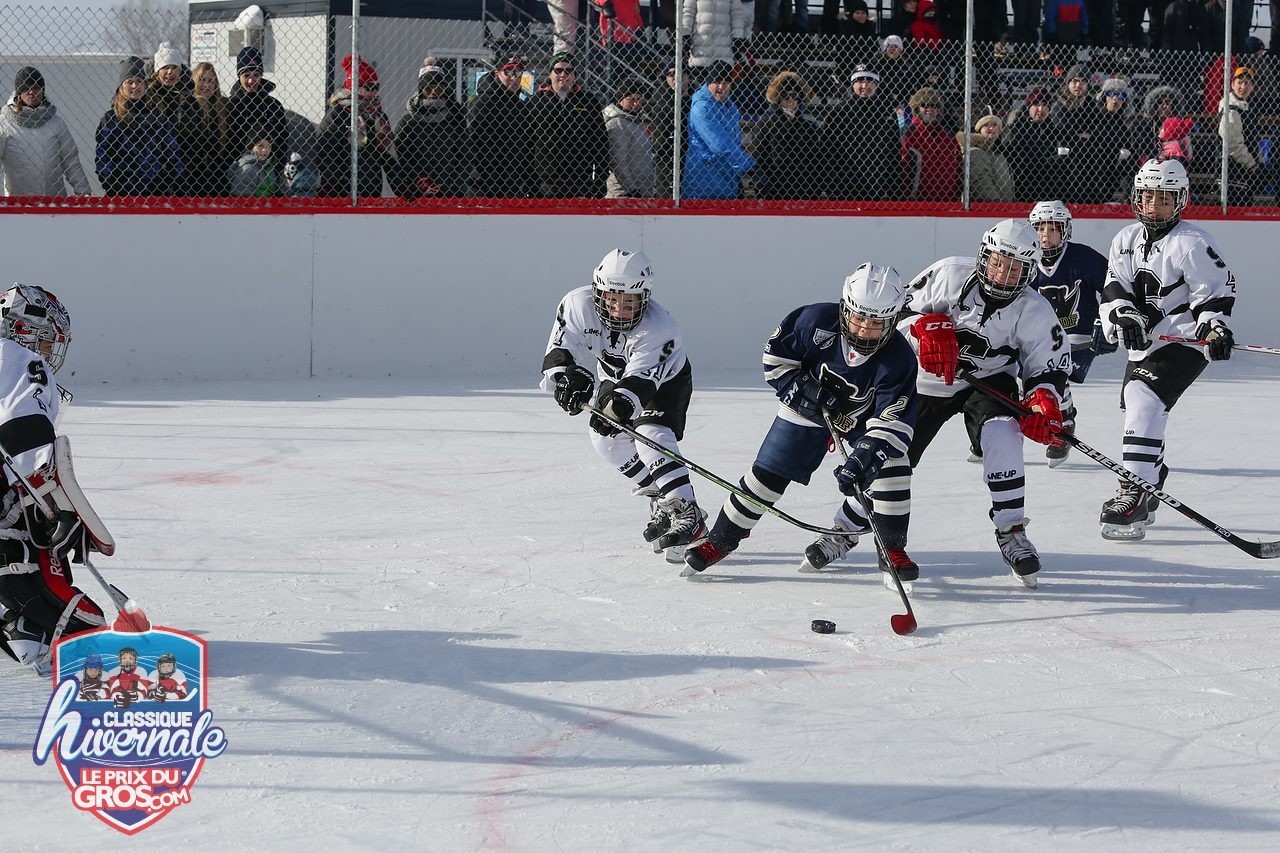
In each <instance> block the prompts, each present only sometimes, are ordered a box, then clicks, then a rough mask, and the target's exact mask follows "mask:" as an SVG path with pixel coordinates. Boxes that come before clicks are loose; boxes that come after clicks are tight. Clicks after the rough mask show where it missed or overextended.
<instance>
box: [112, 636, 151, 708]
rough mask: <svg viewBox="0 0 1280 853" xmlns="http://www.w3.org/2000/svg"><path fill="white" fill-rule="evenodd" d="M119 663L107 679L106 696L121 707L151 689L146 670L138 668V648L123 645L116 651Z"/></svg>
mask: <svg viewBox="0 0 1280 853" xmlns="http://www.w3.org/2000/svg"><path fill="white" fill-rule="evenodd" d="M116 661H117V662H118V663H119V664H120V665H119V666H118V667H116V668H115V669H114V670H112V672H111V677H110V678H108V679H107V697H108V698H109V699H111V700H112V701H114V702H115V704H116V705H117V706H119V707H121V708H128V707H129V706H130V705H132V704H133V703H134V702H137V701H138V700H139V699H141V698H143V697H144V696H146V695H147V694H148V693H150V691H151V687H152V682H151V679H150V678H148V677H147V672H146V670H142V671H139V670H138V650H137V649H135V648H133V647H132V646H123V647H122V648H121V649H120V651H118V652H116Z"/></svg>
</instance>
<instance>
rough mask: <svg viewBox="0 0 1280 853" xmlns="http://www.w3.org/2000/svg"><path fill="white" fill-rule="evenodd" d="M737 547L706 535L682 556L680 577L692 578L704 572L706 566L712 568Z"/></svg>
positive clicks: (690, 546)
mask: <svg viewBox="0 0 1280 853" xmlns="http://www.w3.org/2000/svg"><path fill="white" fill-rule="evenodd" d="M737 547H738V546H737V544H736V543H735V544H730V543H729V542H724V541H721V540H719V539H717V538H716V537H715V536H714V535H712V534H710V533H708V534H707V535H705V536H703V537H702V538H701V539H698V540H697V541H695V542H692V543H690V544H689V547H688V549H687V550H686V551H685V554H684V569H683V570H682V571H681V572H680V577H682V578H689V577H693V576H694V575H696V574H698V572H701V571H704V570H705V569H706V568H707V567H708V566H714V565H715V564H716V563H718V562H720V561H721V560H723V559H724V558H725V557H727V556H729V555H730V554H732V553H733V550H734V549H735V548H737Z"/></svg>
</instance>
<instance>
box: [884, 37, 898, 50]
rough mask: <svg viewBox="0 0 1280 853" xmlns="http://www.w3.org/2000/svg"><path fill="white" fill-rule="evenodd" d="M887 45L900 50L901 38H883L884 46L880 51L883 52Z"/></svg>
mask: <svg viewBox="0 0 1280 853" xmlns="http://www.w3.org/2000/svg"><path fill="white" fill-rule="evenodd" d="M889 45H893V46H894V47H896V48H898V50H902V36H888V37H887V38H885V40H884V44H883V45H881V46H880V50H881V51H884V49H885V48H887V47H888V46H889Z"/></svg>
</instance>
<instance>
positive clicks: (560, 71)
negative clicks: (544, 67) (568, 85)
mask: <svg viewBox="0 0 1280 853" xmlns="http://www.w3.org/2000/svg"><path fill="white" fill-rule="evenodd" d="M551 73H552V74H572V73H573V69H572V68H552V69H551Z"/></svg>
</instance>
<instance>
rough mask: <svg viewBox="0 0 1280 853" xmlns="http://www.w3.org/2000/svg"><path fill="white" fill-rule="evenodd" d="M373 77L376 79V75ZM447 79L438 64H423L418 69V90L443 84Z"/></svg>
mask: <svg viewBox="0 0 1280 853" xmlns="http://www.w3.org/2000/svg"><path fill="white" fill-rule="evenodd" d="M373 79H375V80H376V79H378V78H377V75H374V78H373ZM448 80H449V77H448V75H447V74H445V73H444V69H443V68H441V67H440V66H439V65H424V66H422V67H421V68H419V69H418V91H419V92H421V91H423V90H425V89H430V88H432V87H434V86H444V85H446V83H447V82H448Z"/></svg>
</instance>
